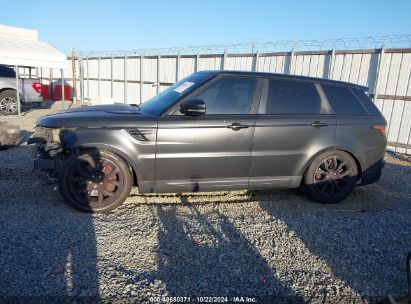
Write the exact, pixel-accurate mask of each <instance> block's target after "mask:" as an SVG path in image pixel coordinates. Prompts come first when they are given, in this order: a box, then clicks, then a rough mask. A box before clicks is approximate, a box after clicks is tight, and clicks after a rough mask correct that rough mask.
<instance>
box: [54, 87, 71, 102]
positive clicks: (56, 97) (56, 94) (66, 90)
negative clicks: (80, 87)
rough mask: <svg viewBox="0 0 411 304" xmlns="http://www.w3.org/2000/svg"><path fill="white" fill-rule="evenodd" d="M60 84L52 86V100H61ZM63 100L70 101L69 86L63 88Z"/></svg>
mask: <svg viewBox="0 0 411 304" xmlns="http://www.w3.org/2000/svg"><path fill="white" fill-rule="evenodd" d="M61 96H62V95H61V84H56V85H54V86H53V100H61V99H62V98H61ZM64 99H65V100H70V99H71V86H69V85H65V86H64Z"/></svg>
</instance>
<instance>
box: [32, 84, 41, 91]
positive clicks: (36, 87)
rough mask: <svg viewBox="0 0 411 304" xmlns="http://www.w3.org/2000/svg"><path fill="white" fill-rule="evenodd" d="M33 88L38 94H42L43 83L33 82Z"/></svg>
mask: <svg viewBox="0 0 411 304" xmlns="http://www.w3.org/2000/svg"><path fill="white" fill-rule="evenodd" d="M31 86H32V87H33V89H34V90H35V91H36V92H37V93H39V94H40V93H41V83H40V82H33V83H32V84H31Z"/></svg>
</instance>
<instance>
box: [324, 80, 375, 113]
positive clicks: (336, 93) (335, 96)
mask: <svg viewBox="0 0 411 304" xmlns="http://www.w3.org/2000/svg"><path fill="white" fill-rule="evenodd" d="M322 88H323V90H324V93H325V95H326V96H327V99H328V101H329V103H330V105H331V108H332V110H333V112H334V113H335V114H340V115H367V114H368V113H367V111H366V110H365V108H364V107H363V106H362V104H361V103H360V101H359V100H358V98H357V97H356V96H355V95H354V93H353V92H352V91H351V89H350V88H348V87H340V86H333V85H324V84H323V85H322Z"/></svg>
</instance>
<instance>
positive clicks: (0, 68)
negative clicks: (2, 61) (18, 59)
mask: <svg viewBox="0 0 411 304" xmlns="http://www.w3.org/2000/svg"><path fill="white" fill-rule="evenodd" d="M19 93H20V100H21V102H26V103H28V102H42V101H43V97H42V95H41V82H40V80H39V79H32V78H20V79H19ZM13 114H17V94H16V72H15V71H14V69H13V68H10V67H6V66H4V65H0V115H13Z"/></svg>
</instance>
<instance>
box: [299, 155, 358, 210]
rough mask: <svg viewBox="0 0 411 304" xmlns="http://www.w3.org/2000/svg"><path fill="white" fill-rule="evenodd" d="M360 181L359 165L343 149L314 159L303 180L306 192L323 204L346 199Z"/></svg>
mask: <svg viewBox="0 0 411 304" xmlns="http://www.w3.org/2000/svg"><path fill="white" fill-rule="evenodd" d="M357 181H358V167H357V164H356V162H355V160H354V159H353V158H352V157H351V155H349V154H348V153H346V152H344V151H341V150H333V151H328V152H325V153H323V154H321V155H319V156H318V157H316V158H315V159H314V161H313V162H312V163H311V164H310V166H309V167H308V169H307V171H306V173H305V175H304V180H303V188H304V192H305V193H306V194H307V195H308V196H309V197H310V198H311V199H313V200H315V201H317V202H319V203H323V204H335V203H339V202H341V201H342V200H344V199H345V198H346V197H347V196H348V195H350V193H351V192H352V190H353V189H354V187H355V185H356V184H357Z"/></svg>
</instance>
